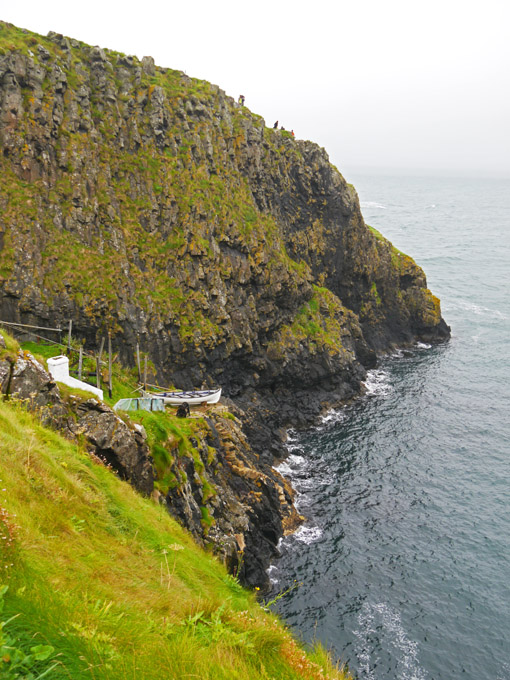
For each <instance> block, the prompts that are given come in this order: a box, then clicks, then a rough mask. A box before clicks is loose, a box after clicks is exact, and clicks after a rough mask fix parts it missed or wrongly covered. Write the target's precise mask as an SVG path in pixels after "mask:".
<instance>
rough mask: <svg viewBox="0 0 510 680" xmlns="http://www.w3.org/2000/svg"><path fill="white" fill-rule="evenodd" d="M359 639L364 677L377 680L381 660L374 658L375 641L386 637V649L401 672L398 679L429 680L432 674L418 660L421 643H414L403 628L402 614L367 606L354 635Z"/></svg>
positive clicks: (358, 653) (381, 605)
mask: <svg viewBox="0 0 510 680" xmlns="http://www.w3.org/2000/svg"><path fill="white" fill-rule="evenodd" d="M353 633H354V636H355V638H356V645H355V652H356V657H357V659H358V663H359V671H360V675H361V676H362V677H364V678H369V679H370V680H375V678H376V675H375V667H376V666H377V665H378V662H379V661H380V659H379V658H378V657H375V658H372V657H371V655H370V650H371V649H373V637H374V635H376V636H377V637H378V638H382V637H384V639H385V640H384V645H383V646H384V648H385V649H388V650H389V651H390V652H391V653H393V654H394V655H395V658H396V661H397V669H396V673H395V677H397V678H399V679H400V680H426V678H428V674H427V673H426V671H425V670H424V669H423V668H422V667H421V666H420V663H419V660H418V643H417V642H415V641H414V640H410V639H409V637H408V636H407V633H406V631H405V629H404V626H403V625H402V618H401V616H400V613H399V612H398V611H397V610H395V609H393V608H392V607H390V606H389V605H388V604H386V603H384V602H379V603H376V604H372V603H369V602H365V603H364V604H363V606H362V608H361V610H360V612H359V614H358V628H357V629H356V630H354V631H353Z"/></svg>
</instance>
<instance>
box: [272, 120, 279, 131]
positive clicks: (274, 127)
mask: <svg viewBox="0 0 510 680" xmlns="http://www.w3.org/2000/svg"><path fill="white" fill-rule="evenodd" d="M273 130H278V121H276V123H275V124H274V125H273Z"/></svg>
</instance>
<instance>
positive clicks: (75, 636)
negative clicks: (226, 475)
mask: <svg viewBox="0 0 510 680" xmlns="http://www.w3.org/2000/svg"><path fill="white" fill-rule="evenodd" d="M0 451H1V455H0V480H1V481H0V551H1V552H0V571H1V574H2V576H1V577H0V578H1V582H3V583H4V584H7V585H8V586H9V588H8V590H7V592H6V593H5V594H4V600H5V606H4V611H3V612H2V613H1V614H0V622H1V621H4V622H5V621H8V620H9V619H10V617H12V616H15V615H16V618H14V619H13V620H10V621H8V623H7V624H6V625H5V626H4V627H3V629H2V630H3V632H4V634H5V635H4V637H5V636H6V637H5V639H6V640H9V641H10V649H11V650H12V649H18V650H24V652H23V653H25V654H26V655H29V654H30V650H31V649H44V650H48V649H52V650H53V651H52V653H51V655H50V656H49V658H48V659H46V660H39V661H37V668H35V667H34V668H33V669H32V671H31V672H32V673H33V675H32V677H33V678H36V677H38V676H39V675H40V676H41V677H42V675H43V673H45V672H46V671H47V670H49V673H48V674H47V675H45V677H49V678H55V679H60V678H73V680H77V679H81V678H94V679H97V680H100V679H103V678H104V679H106V678H107V679H108V680H115V679H117V678H133V679H134V680H142V679H145V678H146V679H147V680H149V678H150V679H151V680H154V679H157V678H165V680H167V679H171V678H200V679H201V680H207V679H211V680H213V679H214V680H220V679H221V678H225V679H227V678H228V680H232V679H233V678H240V679H241V678H242V679H243V680H246V679H247V678H248V679H250V678H255V679H260V680H262V679H265V680H267V679H268V678H278V679H280V678H282V679H285V678H289V679H290V678H323V677H329V678H342V677H344V676H343V674H342V672H341V671H338V670H336V669H335V668H334V667H333V666H332V665H331V663H330V661H329V659H328V658H327V657H326V656H324V655H323V654H322V653H320V652H319V653H318V656H316V657H313V658H312V657H309V656H306V655H305V654H304V652H303V651H302V649H301V648H300V646H299V645H298V644H297V643H296V642H295V641H294V640H293V639H292V637H291V635H290V633H289V632H288V631H287V630H286V629H285V628H284V627H283V625H282V624H281V623H280V622H279V621H278V620H277V619H276V617H274V616H273V615H272V614H268V613H266V612H264V611H263V610H262V608H261V607H260V606H259V605H258V604H257V602H256V600H255V597H254V595H253V594H252V593H249V592H248V591H246V590H244V589H243V588H242V587H241V586H240V585H239V584H238V583H237V581H236V580H235V579H234V578H232V577H231V576H229V575H228V574H227V573H226V571H225V570H224V568H223V567H222V565H220V564H219V563H218V562H217V561H216V560H215V559H214V558H212V557H211V556H210V555H208V554H206V553H205V552H203V551H202V550H200V549H199V548H198V547H197V546H196V545H195V544H194V543H193V541H192V539H191V538H190V536H189V535H188V534H187V533H186V532H185V531H184V530H183V529H182V528H181V527H180V526H179V525H178V524H177V523H176V522H175V521H174V520H173V519H172V518H171V517H170V516H169V515H168V514H167V512H166V511H165V510H164V508H162V507H161V506H158V505H156V504H154V503H153V502H151V501H149V500H147V499H145V498H142V497H141V496H139V495H138V494H137V493H136V492H135V491H134V490H133V489H132V488H131V487H130V486H129V485H128V484H126V483H124V482H121V481H120V480H119V479H117V478H116V477H115V476H114V474H113V473H112V472H111V471H110V470H108V469H107V468H105V467H102V466H100V465H97V464H96V463H94V462H93V461H92V460H91V459H90V458H89V457H88V455H87V454H86V453H84V452H83V451H82V450H81V449H80V448H79V447H78V446H76V445H74V444H72V443H70V442H68V441H66V440H65V439H63V438H62V437H60V436H59V435H58V434H56V433H54V432H52V431H50V430H47V429H45V428H43V427H42V426H41V425H40V424H39V423H38V422H37V421H36V419H35V418H34V417H33V416H32V415H31V414H29V413H27V412H25V411H24V410H23V408H22V406H20V405H17V404H16V403H2V402H0ZM2 537H5V538H2ZM0 641H1V640H0ZM4 641H5V640H4ZM13 641H14V642H13ZM41 645H42V646H43V647H40V646H41ZM45 653H46V652H45ZM13 654H14V652H12V651H11V652H9V651H7V652H5V650H4V648H2V659H0V677H5V678H9V679H10V678H15V677H17V676H16V675H14V674H11V675H8V673H10V672H11V671H10V670H9V669H10V667H11V666H12V663H13V662H12V655H13ZM10 655H11V656H10ZM32 656H33V655H32ZM41 656H44V654H42V653H41ZM27 658H28V656H27ZM34 663H35V662H34ZM55 664H56V666H55ZM45 669H46V670H45ZM13 673H14V672H13ZM19 677H24V676H19ZM26 677H29V675H26Z"/></svg>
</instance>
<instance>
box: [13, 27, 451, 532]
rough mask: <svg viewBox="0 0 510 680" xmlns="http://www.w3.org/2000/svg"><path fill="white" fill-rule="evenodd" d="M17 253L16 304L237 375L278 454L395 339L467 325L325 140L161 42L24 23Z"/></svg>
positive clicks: (199, 374)
mask: <svg viewBox="0 0 510 680" xmlns="http://www.w3.org/2000/svg"><path fill="white" fill-rule="evenodd" d="M0 253H1V261H0V319H4V320H7V321H18V322H20V321H21V322H25V323H31V324H40V325H50V324H51V325H62V326H64V325H65V324H67V321H68V320H69V319H72V320H73V330H74V333H75V334H76V335H77V336H79V337H81V338H83V339H84V340H85V341H86V343H87V347H88V348H89V349H93V348H94V347H95V346H96V345H97V344H98V342H99V340H100V338H101V337H104V334H105V333H106V332H107V331H110V332H111V334H112V337H113V344H114V348H115V350H116V351H118V352H119V353H120V357H121V359H122V361H123V362H124V363H127V364H129V363H132V362H133V356H134V348H135V345H136V343H137V342H139V344H140V346H141V349H142V351H145V352H146V353H147V354H148V355H149V357H150V360H151V362H152V364H153V365H154V373H155V377H156V379H157V380H158V382H159V383H160V384H163V383H164V384H170V383H174V384H175V385H177V386H179V387H183V388H190V387H199V386H201V385H207V384H221V385H222V387H223V390H224V394H225V395H227V396H228V397H230V398H232V399H233V400H234V401H235V403H236V404H237V407H238V408H240V409H242V418H243V426H244V432H245V433H246V435H247V437H248V441H249V445H250V447H252V453H253V449H254V451H256V452H257V455H259V456H260V464H261V465H262V464H264V465H270V464H272V462H273V460H274V457H275V456H277V455H280V454H281V452H282V438H283V434H282V428H284V427H285V426H288V425H289V424H294V425H298V426H299V425H306V424H307V423H309V422H310V421H311V419H312V418H313V417H315V416H316V415H317V414H318V412H319V411H320V409H321V408H323V407H324V405H325V404H333V403H337V402H339V401H340V400H343V399H347V398H349V397H351V396H353V395H355V394H357V393H358V392H359V389H360V384H361V381H362V379H363V377H364V375H365V369H366V367H370V366H373V365H374V364H375V362H376V352H379V351H385V350H388V349H390V348H391V347H393V346H395V345H402V344H406V343H411V342H413V341H415V340H417V339H424V340H427V341H434V340H442V339H445V338H447V337H448V335H449V329H448V327H447V326H446V324H445V322H444V321H443V319H442V318H441V313H440V306H439V301H438V300H437V298H435V297H434V296H433V295H432V294H431V293H430V291H429V290H428V289H427V287H426V279H425V275H424V273H423V271H422V270H421V269H420V268H419V267H418V266H417V265H416V264H415V263H414V262H413V260H412V259H411V258H410V257H408V256H406V255H404V254H402V253H400V252H399V251H397V250H396V249H394V248H393V247H392V245H391V244H390V243H389V242H388V241H387V240H386V239H384V237H382V236H381V235H380V234H378V233H377V232H375V230H372V229H370V228H369V227H367V226H366V225H365V224H364V221H363V218H362V215H361V212H360V208H359V202H358V198H357V195H356V192H355V190H354V188H353V187H352V186H350V185H348V184H347V183H346V182H345V180H344V179H343V177H342V175H341V174H340V173H339V172H338V171H337V170H336V168H334V167H333V166H332V165H331V164H330V162H329V159H328V156H327V154H326V152H325V151H324V150H323V149H321V148H319V147H318V146H317V145H315V144H313V143H311V142H305V141H298V140H296V139H294V138H292V137H291V136H290V135H289V134H288V133H286V132H284V131H279V130H273V129H268V128H267V127H266V126H265V124H264V121H263V120H262V119H261V118H260V117H259V116H256V115H254V114H253V113H251V112H250V111H249V110H248V109H247V108H246V107H240V106H238V105H237V104H236V103H235V102H234V101H233V100H232V99H231V98H230V97H227V96H226V95H225V93H224V92H223V91H222V90H220V89H219V88H218V87H216V86H214V85H211V84H209V83H206V82H203V81H197V80H193V79H191V78H188V77H187V76H185V75H184V74H182V73H180V72H177V71H172V70H170V69H166V68H160V67H158V66H156V65H155V64H154V62H153V60H152V59H151V58H150V57H145V58H144V59H143V60H142V61H141V62H140V61H138V59H136V58H134V57H129V56H126V55H123V54H119V53H116V52H113V51H109V50H105V49H100V48H98V47H89V46H87V45H84V44H83V43H79V42H77V41H74V40H70V39H68V38H65V37H63V36H61V35H56V34H49V35H48V37H46V38H43V37H41V36H38V35H35V34H32V33H30V32H28V31H23V30H20V29H16V28H15V27H13V26H11V25H9V24H4V23H0ZM240 414H241V412H240ZM211 428H212V430H213V429H214V428H213V427H212V425H211ZM241 448H242V447H241ZM264 474H266V473H264ZM261 485H262V486H263V483H262V482H261ZM257 493H259V491H257ZM277 495H278V494H277ZM179 512H180V513H181V514H183V515H184V514H186V513H188V512H192V510H189V508H186V507H184V506H183V507H181V508H180V509H179ZM280 531H281V529H280ZM268 533H270V532H268ZM277 533H278V531H277Z"/></svg>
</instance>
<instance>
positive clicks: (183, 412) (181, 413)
mask: <svg viewBox="0 0 510 680" xmlns="http://www.w3.org/2000/svg"><path fill="white" fill-rule="evenodd" d="M189 414H190V410H189V404H188V402H187V401H184V402H183V403H182V404H180V405H179V408H178V409H177V414H176V415H177V417H178V418H187V417H188V416H189Z"/></svg>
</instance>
